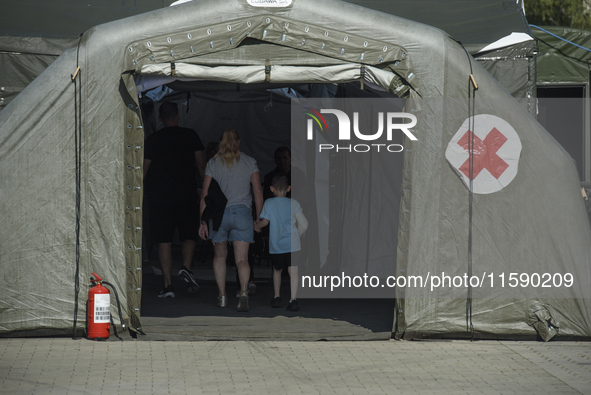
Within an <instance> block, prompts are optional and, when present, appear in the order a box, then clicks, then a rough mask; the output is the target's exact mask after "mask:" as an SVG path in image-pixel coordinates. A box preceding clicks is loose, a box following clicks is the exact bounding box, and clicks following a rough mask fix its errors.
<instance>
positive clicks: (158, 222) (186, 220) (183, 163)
mask: <svg viewBox="0 0 591 395" xmlns="http://www.w3.org/2000/svg"><path fill="white" fill-rule="evenodd" d="M158 115H159V116H158V119H159V120H160V121H161V122H162V124H163V126H164V128H162V129H160V130H158V131H157V132H155V133H153V134H151V135H150V136H148V138H147V139H146V144H145V150H144V179H145V180H146V183H147V184H148V188H147V191H148V198H149V199H150V229H151V232H150V233H151V237H152V240H153V241H154V242H156V243H158V256H159V258H160V265H161V266H162V274H163V276H164V287H163V289H162V291H160V293H159V294H158V297H160V298H166V297H170V298H174V290H173V288H172V279H171V272H172V250H171V246H172V240H173V237H174V231H175V229H177V230H178V232H179V237H180V240H181V242H182V256H183V266H182V268H181V270H180V271H179V277H180V278H181V279H182V280H183V281H184V282H185V283H186V284H187V290H188V291H189V292H190V293H195V292H197V291H198V290H199V285H198V284H197V281H195V278H194V277H193V273H192V272H191V264H192V262H193V253H194V250H195V241H196V240H197V237H198V232H199V195H198V192H197V173H196V171H195V170H196V169H195V167H197V171H198V172H199V174H200V175H201V177H203V174H204V170H205V160H204V157H203V151H204V146H203V143H202V142H201V139H200V138H199V136H198V135H197V133H196V132H195V131H194V130H193V129H188V128H183V127H180V126H179V125H178V123H179V113H178V107H177V104H176V103H173V102H165V103H162V105H161V106H160V109H159V112H158Z"/></svg>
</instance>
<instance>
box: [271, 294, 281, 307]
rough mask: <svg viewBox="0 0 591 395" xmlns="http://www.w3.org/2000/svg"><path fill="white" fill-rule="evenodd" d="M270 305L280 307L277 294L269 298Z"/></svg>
mask: <svg viewBox="0 0 591 395" xmlns="http://www.w3.org/2000/svg"><path fill="white" fill-rule="evenodd" d="M271 307H274V308H277V307H281V298H280V297H279V296H278V297H276V298H273V299H271Z"/></svg>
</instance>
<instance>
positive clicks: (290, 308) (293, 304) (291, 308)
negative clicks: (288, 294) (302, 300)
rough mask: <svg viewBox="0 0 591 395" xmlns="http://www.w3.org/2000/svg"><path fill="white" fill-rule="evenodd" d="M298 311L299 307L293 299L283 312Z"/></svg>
mask: <svg viewBox="0 0 591 395" xmlns="http://www.w3.org/2000/svg"><path fill="white" fill-rule="evenodd" d="M299 309H300V306H299V305H298V301H297V300H295V299H294V300H292V301H291V302H289V304H288V305H287V308H286V309H285V310H287V311H298V310H299Z"/></svg>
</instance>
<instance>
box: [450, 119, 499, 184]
mask: <svg viewBox="0 0 591 395" xmlns="http://www.w3.org/2000/svg"><path fill="white" fill-rule="evenodd" d="M471 138H474V140H473V142H472V152H473V155H474V157H473V164H472V166H473V167H472V180H474V179H475V178H476V177H477V176H478V174H480V172H481V171H482V169H487V170H488V171H489V173H490V174H492V175H493V177H495V178H496V179H497V180H498V179H499V177H500V176H501V175H502V174H503V173H504V172H505V170H506V169H507V167H509V164H508V163H507V162H505V161H504V160H503V159H501V157H499V156H498V155H497V151H498V150H499V149H500V148H501V147H502V146H503V144H505V141H507V137H505V136H504V135H503V134H502V133H501V132H499V130H498V129H497V128H492V130H491V131H490V132H489V133H488V135H487V136H486V137H485V139H484V141H482V140H481V139H480V138H479V137H478V136H476V135H475V134H473V133H472V131H471V130H468V131H467V132H466V134H464V135H463V136H462V138H461V139H460V140H459V141H458V145H459V146H460V147H462V148H463V149H465V150H466V152H468V153H469V152H470V146H469V144H470V139H471ZM460 171H461V172H462V173H464V174H465V175H466V177H468V178H470V158H468V159H467V160H466V161H465V162H464V164H463V165H462V166H461V167H460Z"/></svg>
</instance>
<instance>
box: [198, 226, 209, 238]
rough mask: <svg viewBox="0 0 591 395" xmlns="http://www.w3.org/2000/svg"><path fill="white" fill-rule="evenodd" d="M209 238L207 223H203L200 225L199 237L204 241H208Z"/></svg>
mask: <svg viewBox="0 0 591 395" xmlns="http://www.w3.org/2000/svg"><path fill="white" fill-rule="evenodd" d="M207 236H209V228H208V227H207V224H206V223H205V222H201V224H200V225H199V237H201V238H202V239H203V240H207Z"/></svg>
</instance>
